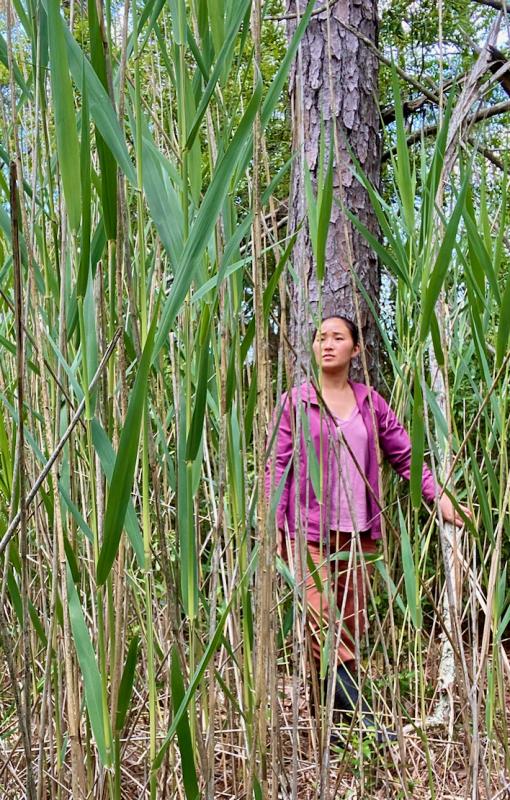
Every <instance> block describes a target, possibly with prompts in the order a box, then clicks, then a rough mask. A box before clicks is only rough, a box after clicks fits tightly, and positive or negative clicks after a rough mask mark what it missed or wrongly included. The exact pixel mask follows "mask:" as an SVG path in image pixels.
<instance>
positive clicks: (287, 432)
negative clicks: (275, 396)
mask: <svg viewBox="0 0 510 800" xmlns="http://www.w3.org/2000/svg"><path fill="white" fill-rule="evenodd" d="M291 408H292V401H291V399H290V396H289V395H288V394H284V395H282V398H281V403H280V405H279V406H278V407H277V408H276V410H275V412H274V415H273V423H272V426H271V429H270V431H269V434H268V437H267V446H268V455H267V459H266V481H265V489H266V497H267V499H268V501H270V499H271V496H273V497H274V496H275V494H277V493H278V492H279V491H280V490H281V496H280V498H279V501H278V505H277V508H276V527H277V528H280V529H282V530H283V529H284V527H285V517H286V512H287V505H288V501H289V492H290V482H291V476H292V455H293V450H294V440H293V427H292V416H291V414H292V412H291ZM273 465H274V480H272V472H273ZM282 482H283V485H282Z"/></svg>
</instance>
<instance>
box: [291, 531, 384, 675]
mask: <svg viewBox="0 0 510 800" xmlns="http://www.w3.org/2000/svg"><path fill="white" fill-rule="evenodd" d="M359 538H360V544H361V551H362V553H363V555H364V556H365V555H368V554H372V553H376V552H377V543H376V542H375V541H374V540H373V539H371V538H370V533H361V534H360V536H359ZM291 544H292V548H291V552H290V554H289V551H288V548H287V547H286V546H285V544H284V545H283V546H282V555H283V557H284V558H285V560H286V561H287V562H288V564H289V566H290V568H291V571H292V572H293V573H294V575H295V577H296V579H297V580H298V582H299V586H300V589H301V591H302V592H303V598H304V602H306V606H307V623H308V629H309V631H310V640H311V649H312V655H313V657H314V659H315V660H316V661H319V660H320V656H321V650H322V648H323V647H324V644H325V641H326V636H327V635H328V630H329V629H330V628H331V627H332V626H334V635H333V637H332V639H331V640H330V641H331V642H332V646H336V647H337V663H340V662H343V663H345V662H349V661H353V660H354V659H355V644H354V642H355V637H356V635H357V636H358V637H361V636H362V634H363V633H364V631H365V629H366V595H367V588H366V583H365V579H366V577H369V576H370V575H371V573H372V570H373V565H372V564H370V563H369V562H365V564H364V565H362V563H361V561H362V556H361V555H360V552H359V549H358V548H357V546H356V538H355V536H354V534H352V533H342V532H337V531H332V532H331V539H330V559H329V562H328V560H327V556H326V552H327V551H326V546H325V544H323V545H322V548H321V546H320V543H319V542H306V543H304V548H300V547H298V546H297V543H296V541H292V543H291ZM302 549H304V550H305V555H304V569H303V568H302V563H301V562H302V559H301V557H300V551H301V550H302ZM306 550H308V554H309V557H311V560H312V561H313V563H314V565H315V569H314V571H313V572H312V571H311V569H310V567H311V565H309V558H307V555H306ZM339 552H343V553H345V554H346V558H345V559H334V558H332V556H333V555H334V554H335V553H339ZM289 556H290V557H289ZM317 584H319V585H317ZM333 598H334V599H335V600H336V604H335V605H336V608H333V609H331V605H330V601H332V600H333ZM329 635H331V633H330V634H329Z"/></svg>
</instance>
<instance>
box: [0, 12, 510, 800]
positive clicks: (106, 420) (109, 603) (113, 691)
mask: <svg viewBox="0 0 510 800" xmlns="http://www.w3.org/2000/svg"><path fill="white" fill-rule="evenodd" d="M356 5H357V4H356V3H354V2H350V3H349V2H347V3H343V5H342V9H343V10H344V11H345V14H346V16H345V17H342V19H344V27H345V25H347V27H345V31H346V36H348V37H350V38H349V40H348V41H349V44H350V46H351V47H353V48H367V52H370V53H371V54H372V55H374V54H375V55H376V58H377V61H378V64H379V79H378V85H379V90H378V98H377V100H378V104H379V109H380V120H381V148H382V150H381V152H382V171H381V179H380V183H379V182H378V181H376V185H375V186H373V185H372V184H371V183H370V181H368V179H367V178H366V175H365V171H366V169H367V167H368V166H372V167H373V165H364V164H360V163H358V162H356V159H353V160H352V163H351V166H350V169H351V170H352V174H353V175H355V176H356V178H355V180H356V181H359V182H361V184H363V185H364V186H365V187H366V191H367V194H368V195H369V196H370V203H371V207H372V209H373V210H374V213H375V215H376V218H377V228H378V234H377V235H374V234H373V233H372V234H370V232H369V231H366V230H365V229H364V228H363V225H362V224H361V223H360V222H359V220H358V221H357V220H356V218H353V219H352V220H351V222H349V225H350V226H351V225H352V227H350V228H349V230H350V231H351V234H350V235H351V236H354V235H357V234H356V233H355V231H356V230H358V231H361V233H362V234H363V235H365V236H367V237H368V244H369V245H370V248H372V249H373V250H374V251H375V253H376V255H377V256H378V259H379V264H380V268H381V276H380V280H379V279H377V280H376V281H375V287H376V288H375V291H374V289H373V285H374V284H371V285H372V288H371V289H370V290H368V289H366V287H364V285H363V283H361V284H356V277H355V275H356V269H355V268H356V264H354V263H353V264H350V265H349V264H348V265H347V274H349V278H350V279H351V278H352V281H353V282H354V285H356V286H357V292H358V296H359V301H360V303H362V304H363V303H368V304H369V305H371V307H372V310H373V316H372V317H371V318H372V319H373V320H374V327H373V330H374V331H377V336H379V337H380V342H381V347H380V353H381V355H380V357H379V359H378V361H375V360H372V362H371V363H370V364H368V365H367V366H368V368H369V370H370V373H371V376H372V379H373V380H376V381H377V383H378V386H379V388H380V389H381V391H382V392H383V393H384V394H385V395H386V396H387V398H388V399H390V400H391V402H392V405H393V406H394V407H395V408H396V410H397V411H398V413H399V414H400V416H401V418H402V419H403V420H404V421H405V422H406V424H407V425H408V427H409V429H410V430H411V431H412V438H413V468H412V475H411V485H410V491H409V487H408V486H407V485H402V484H397V483H396V482H395V481H394V480H393V478H392V477H391V476H390V475H386V474H385V497H386V502H387V512H386V514H385V518H386V529H387V536H386V537H385V543H384V559H379V560H378V561H377V562H376V564H375V566H376V579H375V581H374V583H373V593H372V594H371V597H370V604H369V616H370V621H371V637H370V640H369V641H367V642H363V647H362V657H363V674H364V675H366V676H367V677H366V681H365V683H366V686H365V689H366V691H367V692H368V693H369V694H370V697H371V699H372V702H373V703H374V704H375V705H376V706H377V708H378V709H379V712H380V713H381V714H387V715H388V717H391V719H392V724H393V725H394V726H395V728H396V729H397V731H398V733H399V743H398V745H396V746H394V747H392V748H391V749H390V750H388V751H384V752H381V751H379V750H377V749H374V748H373V746H371V745H370V743H369V742H368V743H367V742H362V741H360V740H359V737H358V738H356V734H355V732H354V731H351V738H350V745H349V746H348V747H344V748H341V749H339V750H338V749H337V750H333V751H330V746H329V733H330V729H331V717H330V714H329V713H328V711H327V709H326V710H323V711H321V712H318V713H316V712H315V711H313V707H312V704H311V686H310V682H309V680H308V677H307V671H306V663H305V651H306V640H305V636H304V619H303V614H302V609H301V605H300V591H299V587H298V586H296V585H295V583H294V582H293V580H292V577H291V576H290V575H289V574H288V572H286V570H285V568H284V565H283V564H282V563H281V562H280V561H278V560H277V559H276V554H275V547H274V541H275V539H274V519H273V517H274V508H273V506H274V503H273V504H270V507H269V508H266V507H265V501H264V498H263V496H262V494H261V493H258V492H257V489H258V487H259V486H260V478H261V475H262V473H263V470H264V465H265V459H266V455H267V454H266V430H267V425H268V421H269V419H270V416H271V413H272V410H273V407H274V401H275V399H276V397H277V396H278V395H279V394H280V392H281V391H282V390H283V389H285V388H287V387H288V386H290V385H291V383H292V380H297V379H298V378H297V376H296V368H295V367H293V365H292V361H293V359H292V354H293V348H294V347H297V351H298V369H297V372H298V374H299V370H300V366H299V363H300V362H301V363H302V365H303V366H304V367H305V369H309V366H307V358H306V356H307V345H306V344H305V343H304V342H306V336H303V339H301V338H300V336H299V331H300V327H299V326H300V323H299V319H300V313H301V312H303V313H304V314H305V316H306V313H305V312H306V309H307V308H308V305H307V304H308V294H307V291H308V287H307V282H306V280H304V277H305V276H304V273H303V272H302V270H301V267H300V265H299V264H296V263H294V255H293V254H294V250H293V246H294V244H295V242H296V237H299V236H300V232H299V231H295V230H294V229H291V227H292V226H289V202H288V198H289V193H290V181H291V176H292V175H294V176H295V174H296V170H297V169H298V166H297V165H299V164H300V165H301V168H302V169H303V170H304V172H303V175H304V174H305V172H306V170H305V166H304V163H303V159H302V154H300V151H299V149H298V150H296V149H294V147H293V145H292V142H293V135H295V132H296V124H297V123H296V118H295V116H294V114H293V111H292V108H291V105H290V103H289V97H288V90H287V84H288V80H289V75H293V76H294V77H293V78H292V80H295V76H296V74H297V75H299V70H300V64H302V63H303V51H302V49H301V48H302V47H304V39H302V36H303V33H304V31H305V29H306V28H307V26H310V27H308V30H311V29H312V28H311V26H313V25H314V24H315V23H316V22H318V21H319V19H320V20H325V19H327V17H328V15H329V14H330V13H332V9H331V7H333V6H336V7H339V6H338V4H335V3H330V4H328V3H323V4H321V3H317V4H316V7H315V8H314V4H313V3H311V4H309V5H308V6H307V7H305V6H304V5H303V6H302V8H301V10H300V14H302V15H303V16H302V19H301V20H296V19H295V16H296V10H295V7H294V6H291V7H290V8H289V9H286V8H283V6H282V4H281V3H279V2H272V1H269V0H268V2H265V3H264V5H263V8H261V7H260V4H259V3H257V2H253V3H250V2H248V0H242V1H241V2H239V0H236V2H229V0H214V2H201V1H200V0H196V1H194V2H190V3H186V2H184V0H171V2H169V3H167V4H165V3H163V2H160V1H159V0H147V2H145V3H138V2H137V3H132V2H129V0H127V2H126V3H125V4H124V5H121V4H116V3H111V2H106V3H104V4H102V3H98V4H95V3H94V2H89V3H88V5H87V6H85V5H81V4H78V3H75V2H71V3H65V4H63V5H62V6H59V4H58V2H57V0H13V2H8V3H7V4H5V3H3V4H2V7H1V9H0V25H1V28H0V30H1V34H2V35H1V38H0V62H1V64H0V125H1V136H0V165H1V168H0V196H1V202H0V346H1V351H0V401H1V402H0V558H1V580H0V592H1V597H0V644H1V660H0V787H1V791H2V797H6V798H21V797H28V798H30V800H32V798H36V797H37V798H67V797H73V798H82V797H91V798H92V797H93V798H103V797H104V798H120V797H122V798H128V797H136V798H141V797H145V796H147V797H151V798H155V797H172V798H174V797H179V798H181V797H182V798H184V797H185V798H186V799H187V800H190V799H191V798H198V797H206V798H219V797H235V798H240V797H250V798H251V797H253V796H255V797H257V798H269V797H271V798H277V797H289V798H308V797H310V798H312V797H320V798H326V797H336V796H343V797H364V798H365V797H388V796H389V797H405V798H408V797H411V796H413V797H416V798H418V797H423V798H425V797H426V798H429V797H430V798H435V797H441V798H447V797H472V798H478V797H483V798H489V797H491V798H494V799H495V798H497V797H498V798H499V797H506V796H508V791H509V786H510V763H509V761H510V753H509V748H508V732H507V718H506V709H507V705H508V692H507V689H506V686H507V685H508V677H509V671H510V668H509V663H508V657H507V651H506V649H505V641H506V640H505V636H506V631H507V628H508V624H509V622H510V595H509V591H508V581H507V566H506V562H507V559H508V555H509V550H510V548H509V545H508V536H509V517H508V502H509V495H510V481H509V472H508V413H507V402H508V401H507V396H508V380H509V368H508V362H509V357H508V337H509V332H510V275H509V244H508V238H507V235H506V225H507V221H508V213H509V212H508V202H507V182H508V180H507V174H508V169H507V168H508V155H507V152H508V121H509V108H510V104H509V99H508V72H507V68H508V63H509V62H508V61H507V55H506V53H507V52H508V30H509V28H508V18H507V14H506V6H505V4H504V3H501V2H500V1H499V0H477V1H476V2H464V3H460V2H450V3H448V4H443V3H442V2H439V3H437V4H436V3H435V2H415V3H411V4H409V3H402V2H392V1H391V0H390V1H389V2H385V3H382V4H380V7H379V9H378V13H379V17H380V29H379V41H378V42H377V43H375V42H372V43H371V44H370V42H369V43H367V41H366V37H365V39H364V38H363V36H364V34H363V33H361V32H360V31H359V30H356V28H355V27H354V28H353V27H352V26H351V27H350V29H349V25H350V23H349V21H348V20H349V19H350V17H349V14H351V13H354V12H355V10H356ZM358 5H359V4H358ZM365 5H367V3H365ZM368 5H370V6H371V9H372V11H373V12H374V13H375V12H376V11H377V9H376V6H375V5H374V4H372V3H368ZM342 13H344V12H343V11H342ZM286 17H289V19H286ZM287 23H290V25H289V30H287V27H286V25H287ZM323 44H324V43H323ZM326 45H327V43H326ZM326 45H324V46H326ZM341 88H342V87H339V86H335V90H338V91H341ZM323 127H324V132H323V135H322V144H323V146H322V147H321V152H320V154H319V158H318V159H317V163H316V165H315V168H314V172H313V174H312V175H311V176H310V180H309V181H307V189H306V193H303V196H304V198H305V200H306V202H305V206H304V208H305V211H304V213H303V215H302V218H301V219H300V220H299V221H298V222H299V224H300V225H301V230H302V231H304V230H306V231H308V234H307V235H308V238H309V248H310V252H309V259H308V264H312V265H313V278H314V279H315V280H316V281H317V282H318V284H319V285H320V284H321V281H322V279H323V278H324V270H325V267H326V262H325V252H326V245H327V235H326V231H327V228H328V224H329V219H330V215H331V213H332V209H333V210H334V209H335V208H338V207H341V208H342V210H343V206H342V198H341V197H339V196H338V195H337V194H336V193H335V191H334V179H333V175H334V169H335V165H336V163H337V160H336V159H337V153H336V152H335V148H334V146H333V144H331V146H330V145H329V142H332V143H334V138H331V137H330V136H329V133H330V132H329V131H328V126H327V124H324V126H323ZM306 134H307V132H306V131H302V136H303V139H304V138H305V137H306ZM376 172H378V170H376ZM304 180H306V179H304ZM298 246H299V244H298ZM350 267H353V270H352V271H351V270H350ZM344 272H345V267H344ZM364 288H365V292H364ZM319 294H320V293H319ZM377 295H379V296H377ZM364 307H365V306H364ZM298 309H301V311H298ZM303 309H304V310H305V311H303ZM314 310H316V307H315V308H314ZM367 324H370V323H367ZM296 330H297V333H296ZM293 372H294V374H293ZM425 453H427V457H428V459H429V460H430V461H431V463H432V465H433V469H434V471H435V472H436V474H437V475H438V476H439V477H440V478H442V479H443V480H444V479H446V478H448V480H449V485H450V486H451V487H452V488H454V489H455V495H456V497H457V498H458V499H459V501H461V502H463V503H466V504H467V505H468V506H469V507H470V509H471V511H472V513H473V522H472V523H467V524H466V527H465V529H464V532H463V533H462V534H461V535H460V536H459V537H458V538H455V537H453V533H452V531H451V530H448V529H446V528H445V526H443V525H442V524H441V522H440V521H438V520H437V519H436V517H435V515H434V513H432V512H431V510H429V509H426V508H425V507H423V506H421V505H420V499H419V497H418V492H417V478H416V476H417V475H419V473H420V471H421V463H422V460H423V457H424V454H425ZM452 537H453V538H452ZM277 576H278V577H277ZM316 705H317V704H316Z"/></svg>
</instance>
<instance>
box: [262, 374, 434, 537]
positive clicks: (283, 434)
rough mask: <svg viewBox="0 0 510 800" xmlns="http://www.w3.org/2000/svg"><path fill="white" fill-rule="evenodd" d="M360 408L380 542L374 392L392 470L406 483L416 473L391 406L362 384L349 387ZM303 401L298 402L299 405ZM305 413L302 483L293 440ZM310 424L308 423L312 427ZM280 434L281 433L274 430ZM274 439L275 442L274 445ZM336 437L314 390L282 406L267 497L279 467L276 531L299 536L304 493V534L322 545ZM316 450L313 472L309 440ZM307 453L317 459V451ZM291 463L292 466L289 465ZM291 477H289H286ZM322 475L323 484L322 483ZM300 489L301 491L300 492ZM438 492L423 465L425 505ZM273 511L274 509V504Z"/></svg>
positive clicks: (301, 390) (374, 530) (304, 388)
mask: <svg viewBox="0 0 510 800" xmlns="http://www.w3.org/2000/svg"><path fill="white" fill-rule="evenodd" d="M350 384H351V386H352V389H353V391H354V395H355V397H356V403H357V404H358V408H359V410H360V413H361V416H362V418H363V422H364V423H365V427H366V429H367V433H368V451H369V452H368V467H367V473H366V478H367V481H368V484H369V485H370V487H371V491H370V490H368V488H367V503H368V511H369V515H370V518H371V519H372V524H371V528H370V532H371V538H372V539H380V538H381V518H380V517H381V513H380V512H381V505H380V498H379V469H378V464H377V451H376V443H375V437H374V426H373V422H372V414H371V411H370V405H369V400H368V393H369V391H371V395H372V403H373V407H374V412H375V418H376V425H377V435H378V439H379V445H380V448H381V451H382V453H383V454H384V455H385V456H386V458H387V459H388V461H389V462H390V464H391V465H392V467H393V468H394V469H395V470H396V472H398V474H399V475H402V476H403V477H404V478H407V479H408V478H409V475H410V467H411V441H410V439H409V435H408V433H407V431H406V430H405V428H404V427H403V426H402V425H401V424H400V422H399V421H398V419H397V417H396V415H395V413H394V412H393V411H392V410H391V408H390V407H389V406H388V404H387V402H386V400H384V398H383V397H381V395H380V394H378V393H377V392H376V391H375V390H374V389H370V390H369V389H368V387H367V386H365V385H364V384H362V383H353V382H351V381H350ZM298 401H299V402H298ZM300 409H301V410H302V413H301V412H300V413H301V419H300V430H301V443H300V449H299V451H298V457H299V480H296V475H295V474H294V468H293V463H292V460H293V452H294V435H295V427H296V413H297V412H298V411H299V410H300ZM307 421H308V422H307ZM275 428H276V430H275ZM273 433H274V439H275V440H276V441H275V442H273ZM333 435H334V427H333V422H332V421H331V419H330V418H329V416H328V415H327V414H326V413H325V412H324V410H323V409H321V407H320V405H319V401H318V399H317V394H316V392H315V389H314V388H313V386H312V385H311V384H308V383H303V384H301V386H299V387H295V388H294V389H292V391H291V393H290V396H289V394H288V393H285V394H284V395H283V396H282V401H281V405H280V407H279V408H277V410H276V412H275V419H274V423H273V430H272V432H271V433H270V436H269V445H270V449H271V451H273V447H274V453H273V455H272V457H271V456H270V457H269V458H268V461H267V465H266V495H267V497H268V498H269V495H270V493H271V470H272V463H273V462H274V484H273V493H272V502H273V503H274V502H275V500H276V499H277V498H278V494H279V493H280V492H281V496H280V498H279V500H278V503H277V507H276V525H277V527H278V528H284V527H285V521H287V525H288V528H289V533H290V536H291V538H293V537H294V535H295V532H296V527H297V525H296V519H295V509H296V492H297V491H298V490H299V516H300V523H301V525H302V529H303V530H304V531H305V534H306V537H307V539H309V540H311V541H318V540H319V539H320V538H321V532H322V531H324V530H327V529H328V520H327V512H328V504H327V502H326V500H327V497H328V486H329V480H328V471H329V463H330V462H331V456H332V455H333V450H332V447H328V442H330V441H332V436H333ZM307 439H308V441H309V446H310V444H312V445H313V448H314V450H315V453H316V456H317V459H316V460H315V458H314V456H313V455H312V459H313V460H314V462H315V463H314V464H312V465H311V468H309V464H308V457H307V444H306V440H307ZM308 452H310V453H313V451H312V450H310V449H309V450H308ZM289 462H290V463H289ZM286 471H287V474H286V477H284V476H285V473H286ZM319 475H320V481H319V482H317V479H318V476H319ZM314 482H315V485H316V486H321V487H322V490H321V492H320V493H321V495H322V496H321V497H320V499H319V498H318V497H317V496H316V495H315V492H314V489H313V483H314ZM298 487H299V488H298ZM436 492H437V488H436V484H435V482H434V478H433V476H432V473H431V472H430V470H429V468H428V467H427V466H426V465H425V464H424V466H423V477H422V493H423V497H424V498H425V500H428V501H429V502H430V501H432V500H434V498H435V496H436ZM270 507H271V504H270Z"/></svg>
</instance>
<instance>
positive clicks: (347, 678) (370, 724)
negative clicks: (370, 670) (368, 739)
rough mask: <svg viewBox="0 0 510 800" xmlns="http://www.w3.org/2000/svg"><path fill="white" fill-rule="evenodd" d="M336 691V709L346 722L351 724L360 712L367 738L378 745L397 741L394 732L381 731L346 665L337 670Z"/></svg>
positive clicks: (341, 665)
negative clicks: (356, 713)
mask: <svg viewBox="0 0 510 800" xmlns="http://www.w3.org/2000/svg"><path fill="white" fill-rule="evenodd" d="M334 691H335V697H334V708H336V709H337V710H338V711H339V712H340V714H341V715H342V717H343V718H344V719H345V720H346V721H348V722H350V721H351V720H352V715H353V713H354V712H356V711H358V712H359V713H361V725H362V729H363V731H364V732H366V734H367V736H373V738H374V739H375V741H376V742H377V744H385V743H386V742H388V741H390V742H394V741H396V739H397V735H396V733H395V732H394V731H388V730H385V729H381V728H380V727H379V726H378V725H377V724H376V720H375V716H374V713H373V711H372V710H371V709H370V706H369V705H368V703H367V701H366V700H365V698H364V697H363V696H361V697H360V692H359V689H358V685H357V683H356V679H355V677H354V675H353V674H352V672H350V670H348V669H347V667H346V666H345V664H340V666H339V667H338V668H337V671H336V675H335V689H334Z"/></svg>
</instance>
